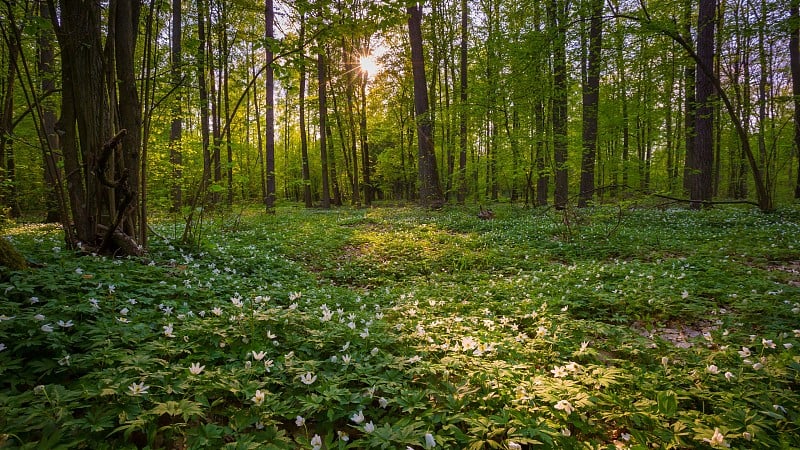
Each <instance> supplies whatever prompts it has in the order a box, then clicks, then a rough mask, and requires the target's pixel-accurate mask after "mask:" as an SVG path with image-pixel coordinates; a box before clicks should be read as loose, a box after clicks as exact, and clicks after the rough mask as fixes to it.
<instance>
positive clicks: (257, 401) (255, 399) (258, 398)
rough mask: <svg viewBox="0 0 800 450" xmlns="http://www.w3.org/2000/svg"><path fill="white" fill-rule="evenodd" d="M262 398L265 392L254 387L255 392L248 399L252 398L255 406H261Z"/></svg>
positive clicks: (264, 396)
mask: <svg viewBox="0 0 800 450" xmlns="http://www.w3.org/2000/svg"><path fill="white" fill-rule="evenodd" d="M264 398H266V395H265V393H264V392H261V389H256V394H255V395H254V396H253V398H251V399H250V400H252V401H253V403H255V404H256V406H261V404H262V403H264Z"/></svg>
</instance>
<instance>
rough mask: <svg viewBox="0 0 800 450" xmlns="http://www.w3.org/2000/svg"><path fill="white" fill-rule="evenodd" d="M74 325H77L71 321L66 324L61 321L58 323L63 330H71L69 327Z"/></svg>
mask: <svg viewBox="0 0 800 450" xmlns="http://www.w3.org/2000/svg"><path fill="white" fill-rule="evenodd" d="M73 325H75V324H74V323H72V321H71V320H68V321H66V322H64V321H63V320H59V321H58V326H60V327H61V328H69V327H71V326H73Z"/></svg>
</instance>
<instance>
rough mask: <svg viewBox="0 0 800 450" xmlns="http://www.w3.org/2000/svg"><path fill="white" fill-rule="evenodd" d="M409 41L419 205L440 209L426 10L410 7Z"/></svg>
mask: <svg viewBox="0 0 800 450" xmlns="http://www.w3.org/2000/svg"><path fill="white" fill-rule="evenodd" d="M406 12H407V14H408V37H409V43H410V45H411V70H412V77H413V79H414V113H415V120H416V123H417V145H418V147H419V148H418V149H417V152H418V153H417V160H418V175H419V201H420V204H421V205H423V206H428V207H432V208H437V207H440V206H441V205H442V204H443V203H444V195H443V193H442V188H441V185H440V184H439V172H438V170H437V169H436V155H435V154H434V153H433V134H432V132H433V128H432V125H433V124H432V123H431V122H432V121H431V117H430V111H429V105H428V87H427V81H426V78H425V56H424V52H423V47H422V6H421V5H415V6H408V7H407V8H406Z"/></svg>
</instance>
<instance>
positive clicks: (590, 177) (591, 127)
mask: <svg viewBox="0 0 800 450" xmlns="http://www.w3.org/2000/svg"><path fill="white" fill-rule="evenodd" d="M602 14H603V0H594V1H593V2H592V16H591V19H590V22H589V56H588V61H587V64H586V84H585V85H584V87H583V155H582V156H583V158H582V159H581V186H580V197H579V199H578V207H585V206H587V205H588V204H589V203H590V202H591V201H592V198H593V195H594V170H595V161H596V159H597V156H596V155H597V111H598V107H599V103H600V56H601V51H602V45H603V17H602Z"/></svg>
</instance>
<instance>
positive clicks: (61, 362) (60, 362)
mask: <svg viewBox="0 0 800 450" xmlns="http://www.w3.org/2000/svg"><path fill="white" fill-rule="evenodd" d="M58 365H59V366H69V355H65V356H64V357H63V358H61V359H59V360H58Z"/></svg>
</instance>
